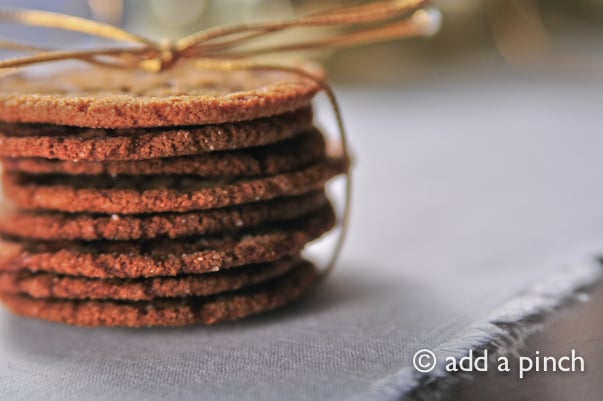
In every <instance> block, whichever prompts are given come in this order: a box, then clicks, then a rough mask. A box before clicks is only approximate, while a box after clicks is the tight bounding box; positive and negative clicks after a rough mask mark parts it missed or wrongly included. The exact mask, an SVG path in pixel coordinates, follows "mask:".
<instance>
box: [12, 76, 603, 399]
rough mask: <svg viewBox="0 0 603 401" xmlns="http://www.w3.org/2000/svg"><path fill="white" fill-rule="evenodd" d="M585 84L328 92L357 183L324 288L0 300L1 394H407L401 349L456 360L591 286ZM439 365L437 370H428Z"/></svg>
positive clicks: (595, 88) (597, 148) (600, 194)
mask: <svg viewBox="0 0 603 401" xmlns="http://www.w3.org/2000/svg"><path fill="white" fill-rule="evenodd" d="M601 89H602V88H601V84H600V83H595V82H586V81H565V82H559V81H558V82H555V83H553V82H544V81H540V82H533V81H524V82H513V81H505V80H499V81H495V82H486V81H485V80H483V81H482V82H469V81H464V82H459V83H455V84H445V85H434V86H432V87H429V88H423V89H420V90H419V89H418V88H417V89H407V90H396V89H381V90H377V89H370V90H369V89H345V88H343V89H341V90H340V91H338V93H339V96H340V98H341V101H342V106H343V110H344V115H345V119H346V122H347V125H348V127H349V130H350V136H351V138H350V141H351V143H352V146H353V148H354V153H355V158H356V165H355V175H356V188H355V196H354V213H353V219H352V226H351V232H350V236H349V242H348V243H347V246H346V248H345V252H344V254H343V257H342V259H341V262H340V263H339V266H338V269H337V270H336V271H335V273H334V274H333V276H332V277H330V279H329V281H328V282H326V283H325V284H324V285H323V286H321V287H320V288H318V289H317V290H316V291H314V292H313V293H312V294H311V295H310V296H309V297H307V298H306V299H305V300H303V301H302V302H300V303H299V304H296V305H294V306H292V307H291V308H287V309H286V310H284V311H281V312H275V313H270V314H268V315H266V316H261V317H256V318H252V319H249V320H245V321H242V322H236V323H230V324H223V325H219V326H216V327H192V328H184V329H150V330H127V329H82V328H73V327H67V326H63V325H58V324H52V323H46V322H41V321H35V320H30V319H23V318H17V317H14V316H12V315H10V314H9V313H8V312H6V311H5V310H4V309H2V311H1V312H0V398H1V399H7V400H8V399H10V400H44V401H52V400H80V399H87V400H106V399H120V400H137V399H145V400H161V399H166V398H167V399H176V398H177V399H181V400H194V399H204V400H282V399H288V400H318V399H321V400H348V399H371V400H373V399H374V400H386V399H392V400H393V399H398V398H399V397H400V396H402V395H404V394H408V393H409V392H411V391H416V388H417V386H419V387H420V386H423V385H424V383H425V381H428V380H426V377H427V376H424V375H419V374H418V373H417V372H415V371H414V369H413V368H412V365H411V360H412V355H413V354H414V352H415V351H417V350H418V349H421V348H431V349H434V350H435V351H436V353H437V354H438V356H444V355H457V356H459V355H463V354H464V353H465V352H467V351H468V349H469V348H471V347H474V346H479V345H484V344H488V343H489V342H491V341H492V340H493V339H495V338H496V337H497V336H504V335H505V333H504V330H502V329H501V327H502V326H501V325H497V324H496V323H497V322H506V323H513V322H515V321H517V320H519V319H521V318H522V317H524V316H526V315H530V314H534V313H540V312H542V311H546V310H548V309H550V308H552V307H553V306H555V305H556V304H558V303H559V302H561V301H562V300H563V298H564V297H567V296H571V295H572V294H573V292H574V290H575V289H576V288H578V287H581V286H582V285H585V284H589V283H592V282H594V281H596V280H597V279H598V278H599V276H600V269H599V268H598V266H595V263H594V262H593V258H594V256H596V253H597V251H599V250H603V224H602V223H603V190H602V186H601V182H603V168H602V167H603V158H602V157H601V149H602V148H603V135H601V132H600V127H601V124H600V122H601V112H600V104H601V100H602V95H601V93H603V92H602V91H601ZM319 106H320V107H321V112H320V113H319V114H320V119H321V121H325V122H326V123H325V125H326V126H327V127H332V124H331V123H330V122H328V121H329V120H328V116H329V112H328V111H327V110H322V109H323V108H324V107H325V106H324V102H319ZM335 192H336V195H335V197H336V198H337V197H338V195H337V188H336V189H335ZM501 351H504V350H501ZM443 375H444V372H443V371H442V367H441V366H439V367H438V368H437V369H436V370H435V371H434V372H432V373H431V375H430V376H429V378H431V379H433V378H435V377H439V376H443Z"/></svg>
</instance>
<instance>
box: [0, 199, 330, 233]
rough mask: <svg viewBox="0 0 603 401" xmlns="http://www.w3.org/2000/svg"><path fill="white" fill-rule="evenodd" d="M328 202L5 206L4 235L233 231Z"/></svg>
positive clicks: (295, 215) (291, 216) (2, 217)
mask: <svg viewBox="0 0 603 401" xmlns="http://www.w3.org/2000/svg"><path fill="white" fill-rule="evenodd" d="M327 203H328V200H327V198H326V197H325V195H324V192H323V191H317V192H312V193H309V194H306V195H301V196H296V197H289V198H278V199H274V200H271V201H265V202H255V203H249V204H245V205H241V206H230V207H226V208H221V209H210V210H205V211H197V212H186V213H161V214H146V215H116V214H114V215H98V214H88V213H77V214H74V213H61V212H39V211H26V210H22V209H11V208H8V207H7V206H4V208H3V211H2V213H1V214H0V234H2V235H4V236H11V237H17V238H24V239H39V240H87V241H92V240H101V239H106V240H137V239H149V238H156V237H168V238H178V237H185V236H190V235H201V234H211V233H217V232H223V231H234V230H239V229H243V228H247V227H253V226H258V225H261V224H266V223H270V222H275V221H279V220H290V219H294V218H298V217H301V216H304V215H306V214H308V213H310V212H312V211H315V210H317V209H319V208H320V207H323V206H325V205H326V204H327Z"/></svg>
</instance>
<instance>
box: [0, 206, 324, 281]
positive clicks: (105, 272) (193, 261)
mask: <svg viewBox="0 0 603 401" xmlns="http://www.w3.org/2000/svg"><path fill="white" fill-rule="evenodd" d="M334 224H335V216H334V212H333V209H332V208H331V207H330V206H327V207H324V208H322V209H320V210H319V211H317V212H315V213H312V214H311V215H309V216H307V217H303V218H301V219H298V220H294V221H283V222H279V223H273V224H270V225H268V226H266V227H261V228H254V229H251V230H247V231H241V232H236V233H230V234H229V233H225V234H220V235H216V236H213V237H207V236H202V237H187V238H181V239H177V240H173V239H167V238H160V239H153V240H147V241H93V242H81V241H80V242H78V241H52V242H40V241H17V240H9V239H4V240H2V241H1V242H0V271H19V270H29V271H45V272H52V273H57V274H66V275H75V276H86V277H97V278H111V277H121V278H127V277H151V276H175V275H179V274H196V273H207V272H212V271H219V270H223V269H228V268H234V267H239V266H244V265H247V264H253V263H263V262H272V261H276V260H278V259H281V258H283V257H285V256H288V255H296V254H298V253H299V252H301V250H302V249H303V248H304V246H305V244H306V243H308V242H310V241H312V240H314V239H316V238H318V237H319V236H321V235H322V234H323V233H325V232H326V231H328V230H329V229H331V228H332V227H333V225H334Z"/></svg>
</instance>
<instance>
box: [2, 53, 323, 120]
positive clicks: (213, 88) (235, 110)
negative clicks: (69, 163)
mask: <svg viewBox="0 0 603 401" xmlns="http://www.w3.org/2000/svg"><path fill="white" fill-rule="evenodd" d="M303 67H304V68H305V69H306V70H310V72H311V73H313V74H315V75H316V76H317V77H319V78H322V77H323V76H324V73H323V72H322V70H321V69H320V68H319V67H318V66H316V65H310V64H308V65H304V66H303ZM0 83H1V85H0V120H4V121H10V122H35V123H50V124H58V125H74V126H80V127H92V128H95V127H104V128H121V127H165V126H175V125H201V124H217V123H224V122H232V121H244V120H252V119H256V118H259V117H268V116H271V115H275V114H280V113H284V112H287V111H291V110H295V109H298V108H300V107H303V106H306V105H308V104H309V103H310V101H311V99H312V97H314V95H315V94H316V93H317V92H318V91H319V90H320V86H319V85H318V84H317V83H316V82H314V81H311V80H309V79H307V78H303V77H300V76H297V75H294V74H291V73H286V72H271V71H218V70H207V69H202V68H200V67H198V65H197V64H196V63H195V62H181V63H178V64H177V65H176V66H174V67H173V68H170V69H169V70H166V71H162V72H160V73H153V72H147V71H142V70H134V71H133V70H116V69H111V68H103V67H97V66H86V68H79V69H66V70H62V71H60V72H56V73H49V74H44V75H31V74H27V72H22V73H19V74H13V75H8V76H5V77H1V78H0Z"/></svg>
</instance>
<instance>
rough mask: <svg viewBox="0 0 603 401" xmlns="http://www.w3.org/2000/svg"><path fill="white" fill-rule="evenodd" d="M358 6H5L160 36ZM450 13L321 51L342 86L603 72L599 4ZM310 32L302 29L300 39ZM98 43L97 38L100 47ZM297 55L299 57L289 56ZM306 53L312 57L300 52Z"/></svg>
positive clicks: (214, 1) (452, 8)
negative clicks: (402, 31) (414, 31)
mask: <svg viewBox="0 0 603 401" xmlns="http://www.w3.org/2000/svg"><path fill="white" fill-rule="evenodd" d="M356 3H360V2H359V1H353V2H350V1H341V0H171V1H163V0H87V1H81V0H3V1H0V5H2V6H5V7H6V6H8V7H22V8H37V9H45V10H52V11H60V12H64V13H68V14H74V15H79V16H84V17H88V18H93V19H96V20H100V21H104V22H109V23H112V24H115V25H119V26H123V27H125V28H127V29H129V30H131V31H134V32H137V33H140V34H143V35H147V36H149V37H153V38H156V39H159V38H177V37H181V36H183V35H186V34H189V33H192V32H195V31H197V30H200V29H203V28H208V27H211V26H216V25H221V24H230V23H237V22H251V21H262V20H273V19H278V18H290V17H294V16H297V15H301V14H304V13H309V12H312V11H316V10H318V9H324V8H327V7H335V6H341V5H346V4H356ZM432 4H433V5H434V6H436V7H438V8H439V9H440V10H441V11H442V14H443V16H444V18H443V26H442V29H441V31H440V32H439V33H438V34H437V35H436V36H435V37H433V38H415V39H410V40H399V41H394V42H388V43H380V44H373V45H366V46H361V47H359V48H355V49H351V50H337V51H322V52H319V53H313V54H312V55H311V56H312V57H313V58H315V59H318V60H319V61H321V62H322V63H324V64H325V65H326V66H327V67H328V69H329V72H330V76H331V79H332V80H334V81H335V82H336V83H339V84H342V83H345V84H348V85H362V84H374V85H392V84H400V85H414V84H423V83H426V82H434V81H438V80H442V79H450V78H462V77H465V78H466V77H474V76H475V75H476V74H478V75H484V74H485V75H487V74H490V73H492V72H493V71H495V72H496V73H500V72H501V70H502V71H503V72H504V71H510V72H516V71H518V70H519V71H522V72H528V73H530V72H537V73H538V74H556V73H559V72H563V73H569V74H581V75H583V74H593V75H598V74H600V68H599V66H600V63H601V60H600V58H601V56H603V54H601V49H602V48H601V46H600V42H601V33H602V31H603V24H602V23H601V22H603V2H601V1H597V0H546V1H537V0H487V1H483V0H440V1H433V2H432ZM39 31H40V30H35V29H31V28H22V27H15V26H8V25H3V26H1V27H0V36H2V37H8V38H13V39H14V38H20V39H22V40H28V41H30V42H33V43H35V44H37V45H46V46H53V45H57V44H59V45H60V46H62V47H64V46H65V44H69V43H72V44H73V46H80V47H81V46H85V45H87V44H90V43H92V42H90V41H93V42H94V41H97V40H95V39H89V40H88V41H86V40H83V41H82V38H81V37H80V38H77V39H76V36H74V35H73V34H65V33H61V32H57V31H48V32H47V33H44V34H40V32H39ZM302 34H304V35H308V34H311V33H308V32H307V31H305V32H304V33H302ZM94 43H95V42H94ZM290 56H292V57H300V56H301V55H299V54H298V55H290ZM303 56H307V55H303Z"/></svg>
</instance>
